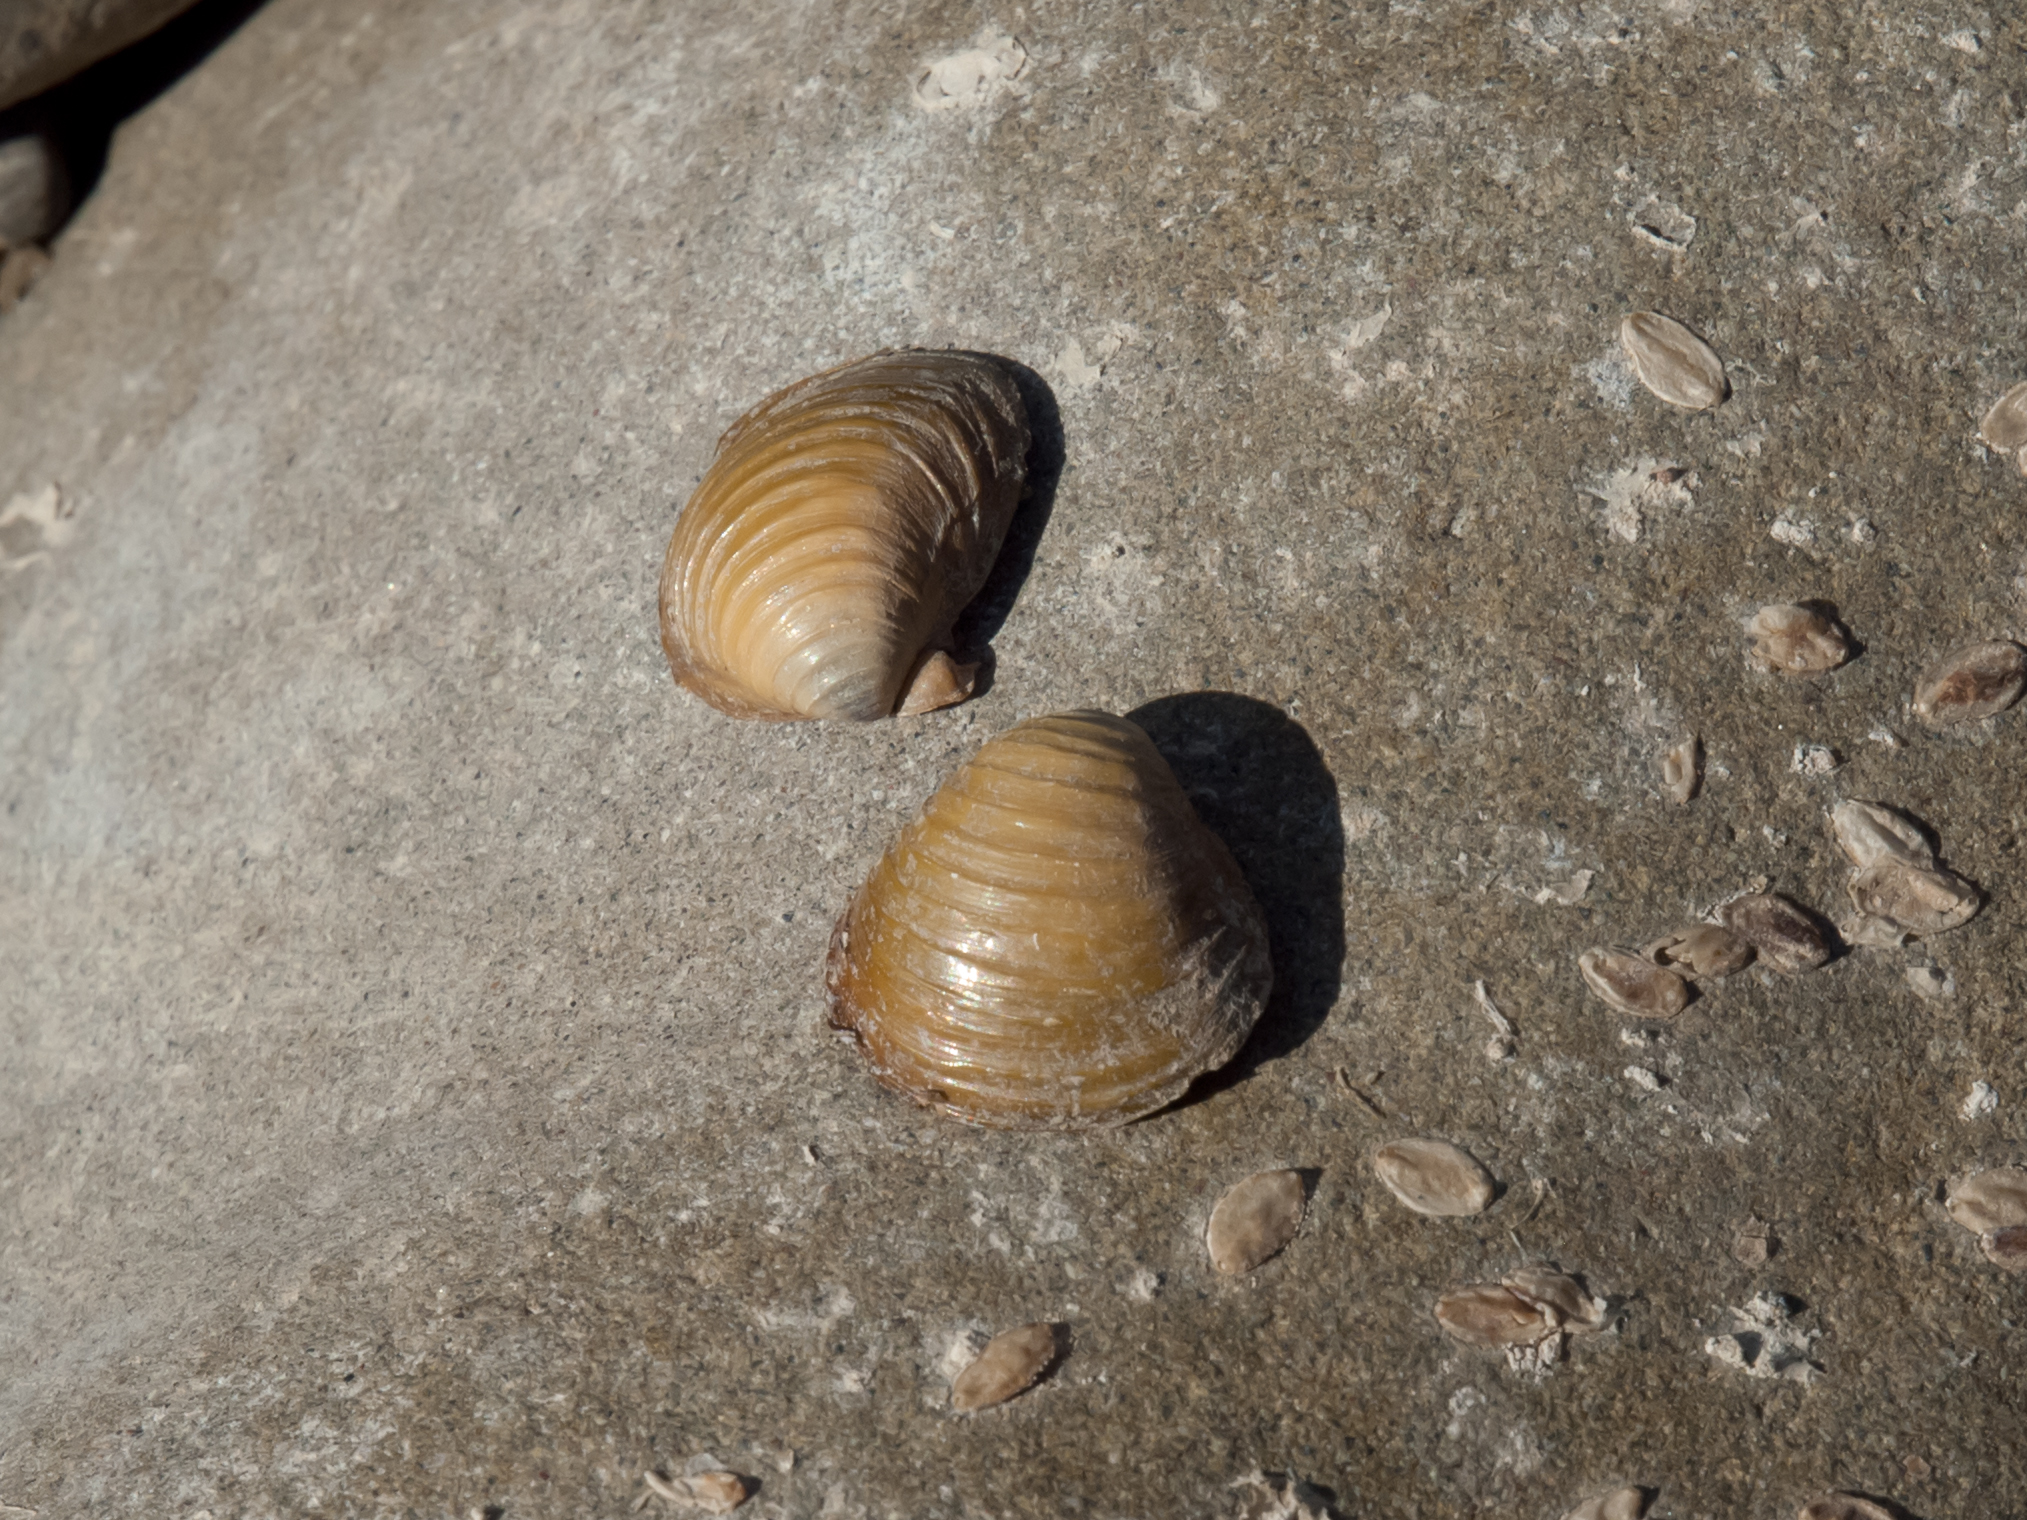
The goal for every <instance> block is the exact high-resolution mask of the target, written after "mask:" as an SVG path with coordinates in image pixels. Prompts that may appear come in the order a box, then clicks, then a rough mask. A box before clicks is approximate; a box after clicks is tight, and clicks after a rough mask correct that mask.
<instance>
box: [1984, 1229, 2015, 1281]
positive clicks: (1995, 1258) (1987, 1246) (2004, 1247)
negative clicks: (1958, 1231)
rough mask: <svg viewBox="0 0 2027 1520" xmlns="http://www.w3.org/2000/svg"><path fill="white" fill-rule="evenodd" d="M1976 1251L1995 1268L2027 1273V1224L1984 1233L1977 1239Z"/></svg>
mask: <svg viewBox="0 0 2027 1520" xmlns="http://www.w3.org/2000/svg"><path fill="white" fill-rule="evenodd" d="M1978 1249H1979V1250H1981V1251H1983V1252H1984V1253H1985V1259H1986V1260H1988V1261H1989V1262H1991V1263H1992V1265H1993V1266H1995V1267H1999V1268H2001V1269H2002V1270H2004V1271H2007V1272H2027V1224H2009V1225H2007V1226H2006V1228H2004V1229H2003V1230H1987V1231H1985V1233H1984V1234H1983V1235H1981V1236H1979V1237H1978Z"/></svg>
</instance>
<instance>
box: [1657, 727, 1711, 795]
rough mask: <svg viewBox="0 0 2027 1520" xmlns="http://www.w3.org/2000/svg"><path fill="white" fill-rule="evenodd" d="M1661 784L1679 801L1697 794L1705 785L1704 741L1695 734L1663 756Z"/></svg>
mask: <svg viewBox="0 0 2027 1520" xmlns="http://www.w3.org/2000/svg"><path fill="white" fill-rule="evenodd" d="M1661 784H1662V785H1663V786H1664V787H1666V788H1667V789H1668V795H1669V796H1670V797H1673V798H1674V799H1675V800H1676V801H1677V802H1678V803H1686V802H1689V801H1690V800H1692V799H1693V798H1694V797H1695V796H1696V793H1697V791H1698V789H1699V788H1701V787H1702V785H1703V741H1702V740H1701V739H1700V738H1698V737H1697V736H1696V735H1695V734H1691V735H1690V736H1689V737H1688V738H1687V739H1684V740H1683V741H1682V742H1681V743H1680V744H1678V745H1676V746H1675V747H1674V748H1673V749H1671V750H1669V751H1668V753H1667V754H1665V755H1663V756H1662V757H1661Z"/></svg>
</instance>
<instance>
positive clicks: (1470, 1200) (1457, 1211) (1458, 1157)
mask: <svg viewBox="0 0 2027 1520" xmlns="http://www.w3.org/2000/svg"><path fill="white" fill-rule="evenodd" d="M1372 1169H1373V1171H1374V1173H1375V1174H1376V1175H1377V1176H1378V1177H1379V1180H1380V1181H1381V1182H1383V1183H1385V1184H1386V1189H1387V1191H1388V1192H1390V1193H1392V1194H1393V1195H1394V1197H1396V1198H1398V1199H1400V1201H1401V1202H1402V1203H1404V1204H1406V1205H1407V1206H1408V1207H1409V1208H1411V1209H1413V1210H1414V1211H1415V1212H1416V1213H1417V1214H1431V1215H1434V1216H1436V1217H1437V1218H1442V1219H1463V1218H1467V1217H1469V1216H1470V1215H1472V1214H1482V1213H1484V1212H1485V1211H1486V1210H1487V1209H1488V1208H1490V1207H1491V1206H1492V1197H1493V1193H1494V1192H1495V1187H1494V1184H1493V1181H1492V1174H1491V1173H1490V1172H1488V1171H1486V1170H1485V1167H1484V1164H1483V1163H1482V1162H1480V1161H1479V1159H1478V1158H1477V1157H1476V1156H1474V1155H1472V1154H1471V1153H1470V1152H1469V1151H1467V1150H1462V1149H1460V1148H1459V1147H1457V1146H1454V1145H1452V1144H1450V1142H1449V1141H1447V1140H1433V1139H1429V1138H1427V1137H1426V1136H1424V1137H1418V1138H1416V1139H1412V1140H1396V1141H1394V1142H1392V1143H1391V1144H1389V1145H1383V1146H1381V1147H1380V1148H1379V1149H1378V1150H1377V1151H1375V1152H1374V1153H1373V1158H1372Z"/></svg>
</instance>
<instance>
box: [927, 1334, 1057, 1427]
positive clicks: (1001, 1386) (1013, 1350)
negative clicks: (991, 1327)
mask: <svg viewBox="0 0 2027 1520" xmlns="http://www.w3.org/2000/svg"><path fill="white" fill-rule="evenodd" d="M1055 1359H1056V1327H1055V1326H1054V1325H1050V1324H1046V1323H1038V1324H1033V1325H1022V1326H1021V1327H1020V1328H1019V1329H1017V1330H1003V1331H1001V1332H1000V1333H999V1334H998V1335H995V1336H994V1337H993V1338H992V1339H991V1340H989V1341H987V1342H986V1345H985V1349H984V1350H983V1351H981V1352H979V1354H978V1360H977V1361H975V1362H973V1363H972V1364H971V1365H970V1366H969V1367H967V1368H965V1369H964V1370H963V1371H962V1372H960V1373H958V1374H957V1380H956V1381H955V1382H953V1383H952V1384H951V1385H950V1407H951V1408H953V1409H955V1410H957V1411H958V1412H959V1413H960V1414H969V1413H971V1411H973V1410H974V1409H989V1408H991V1407H992V1406H993V1405H994V1404H1004V1403H1005V1402H1006V1401H1007V1400H1008V1399H1010V1398H1012V1397H1013V1396H1014V1395H1015V1394H1017V1393H1021V1392H1023V1391H1025V1390H1026V1389H1028V1388H1031V1387H1033V1386H1034V1382H1035V1379H1036V1378H1038V1377H1040V1376H1041V1375H1042V1374H1043V1373H1044V1372H1046V1371H1048V1369H1049V1363H1050V1362H1052V1361H1054V1360H1055Z"/></svg>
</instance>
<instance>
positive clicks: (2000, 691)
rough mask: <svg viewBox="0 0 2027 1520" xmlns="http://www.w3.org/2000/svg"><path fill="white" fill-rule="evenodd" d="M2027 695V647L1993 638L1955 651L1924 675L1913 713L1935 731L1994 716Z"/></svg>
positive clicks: (1917, 689) (1917, 686) (1915, 690)
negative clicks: (2024, 694)
mask: <svg viewBox="0 0 2027 1520" xmlns="http://www.w3.org/2000/svg"><path fill="white" fill-rule="evenodd" d="M2023 691H2027V649H2023V648H2021V647H2020V646H2019V645H2018V644H2015V643H2013V642H2012V641H2011V640H2010V639H1992V640H1989V641H1987V642H1985V643H1981V644H1966V645H1964V646H1963V647H1962V648H1961V649H1953V650H1951V651H1950V652H1949V653H1948V654H1946V655H1944V656H1943V657H1942V658H1941V659H1940V660H1938V661H1936V663H1935V664H1933V665H1931V666H1930V667H1929V668H1928V669H1927V670H1925V671H1923V672H1922V676H1921V680H1920V681H1919V682H1918V683H1916V685H1915V688H1914V712H1915V716H1916V717H1918V718H1920V719H1921V720H1922V721H1923V722H1924V723H1926V724H1928V725H1929V726H1930V727H1931V728H1948V727H1951V726H1952V725H1954V724H1958V723H1975V722H1977V721H1978V720H1979V719H1981V718H1991V717H1996V716H1997V715H1998V714H2000V713H2002V712H2004V711H2005V710H2006V709H2007V708H2009V707H2011V706H2012V705H2013V704H2014V703H2015V702H2017V701H2019V700H2020V694H2021V693H2022V692H2023Z"/></svg>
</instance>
